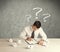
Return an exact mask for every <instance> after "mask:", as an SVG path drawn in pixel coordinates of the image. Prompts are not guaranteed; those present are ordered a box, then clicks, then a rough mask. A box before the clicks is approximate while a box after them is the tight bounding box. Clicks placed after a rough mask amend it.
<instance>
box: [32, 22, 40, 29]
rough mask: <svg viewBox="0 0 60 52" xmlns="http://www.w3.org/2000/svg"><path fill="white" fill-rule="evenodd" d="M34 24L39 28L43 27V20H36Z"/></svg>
mask: <svg viewBox="0 0 60 52" xmlns="http://www.w3.org/2000/svg"><path fill="white" fill-rule="evenodd" d="M33 26H36V27H37V28H40V27H41V22H40V21H35V22H34V24H33Z"/></svg>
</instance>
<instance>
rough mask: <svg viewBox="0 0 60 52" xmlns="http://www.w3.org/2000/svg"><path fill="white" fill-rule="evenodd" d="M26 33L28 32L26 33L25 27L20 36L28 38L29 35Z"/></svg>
mask: <svg viewBox="0 0 60 52" xmlns="http://www.w3.org/2000/svg"><path fill="white" fill-rule="evenodd" d="M26 34H27V33H26V31H25V29H24V30H23V31H22V32H21V34H20V36H19V37H20V38H21V39H26V38H27V37H26Z"/></svg>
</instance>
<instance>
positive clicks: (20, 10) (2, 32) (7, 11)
mask: <svg viewBox="0 0 60 52" xmlns="http://www.w3.org/2000/svg"><path fill="white" fill-rule="evenodd" d="M35 7H41V8H43V11H42V12H41V13H39V15H38V17H39V20H40V21H41V23H42V28H43V29H44V31H45V32H46V34H47V36H48V37H49V38H60V1H59V0H0V38H16V37H18V36H19V35H20V32H21V31H22V30H23V28H24V27H25V26H27V25H31V24H33V22H34V21H35V17H36V15H35V13H36V11H33V10H32V9H33V8H35ZM44 13H50V14H51V17H49V18H47V21H46V22H45V23H44V22H43V17H42V16H41V15H42V14H44ZM28 14H30V15H32V17H31V19H30V22H28V21H27V17H25V16H26V15H28Z"/></svg>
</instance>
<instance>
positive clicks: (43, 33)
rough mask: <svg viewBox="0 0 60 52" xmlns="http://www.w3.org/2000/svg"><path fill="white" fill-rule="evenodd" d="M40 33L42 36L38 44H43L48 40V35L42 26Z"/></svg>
mask: <svg viewBox="0 0 60 52" xmlns="http://www.w3.org/2000/svg"><path fill="white" fill-rule="evenodd" d="M39 33H40V36H41V37H42V38H41V39H40V40H39V41H38V44H40V45H43V43H44V42H45V41H47V35H46V34H45V32H44V31H43V29H42V28H40V29H39Z"/></svg>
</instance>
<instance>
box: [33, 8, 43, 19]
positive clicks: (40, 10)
mask: <svg viewBox="0 0 60 52" xmlns="http://www.w3.org/2000/svg"><path fill="white" fill-rule="evenodd" d="M36 9H37V10H39V11H37V12H36V14H35V15H36V18H35V19H38V17H37V16H38V14H39V13H40V12H42V8H40V7H36V8H33V10H36Z"/></svg>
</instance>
